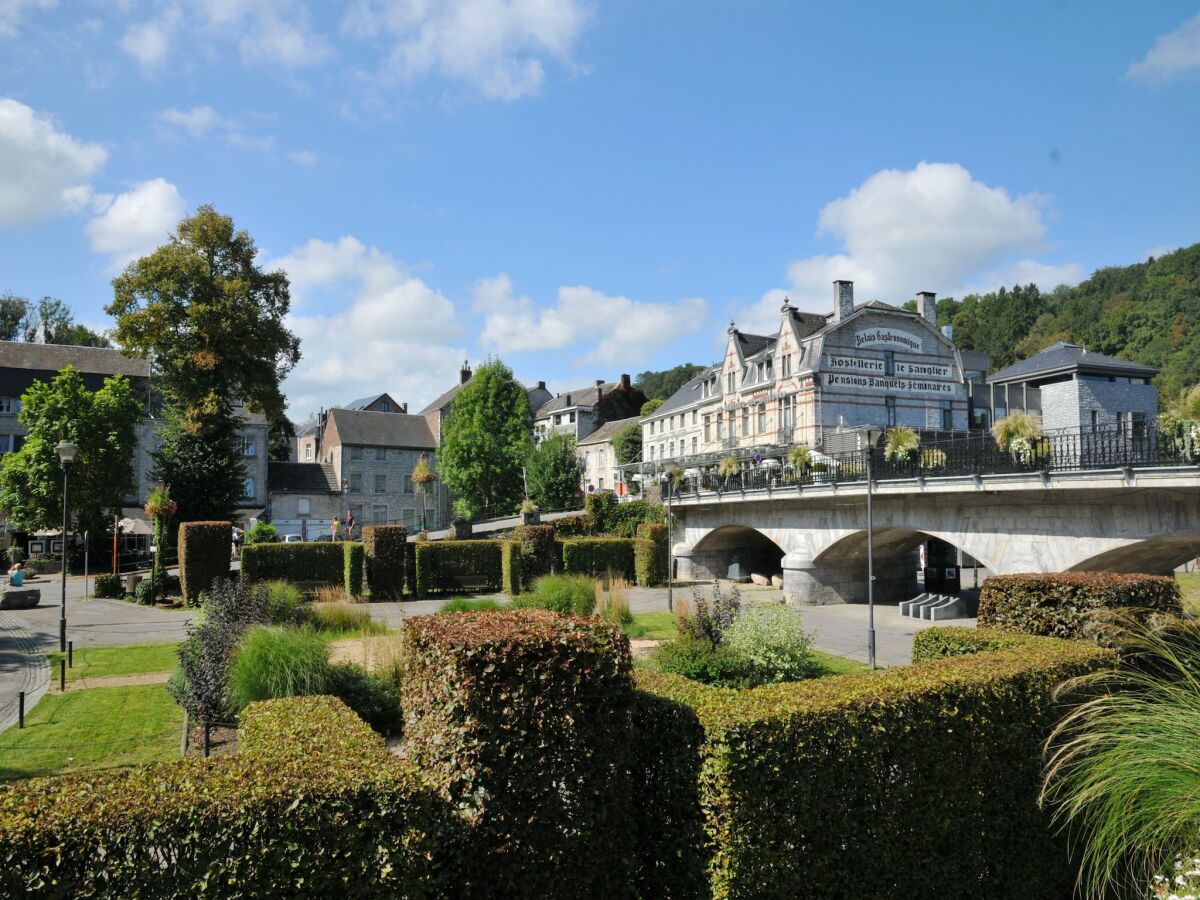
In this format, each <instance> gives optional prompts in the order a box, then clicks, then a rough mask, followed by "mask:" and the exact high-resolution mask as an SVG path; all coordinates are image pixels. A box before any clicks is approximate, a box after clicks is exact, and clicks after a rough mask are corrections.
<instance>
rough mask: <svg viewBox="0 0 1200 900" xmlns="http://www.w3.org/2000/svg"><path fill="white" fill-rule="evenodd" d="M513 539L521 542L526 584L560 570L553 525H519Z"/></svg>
mask: <svg viewBox="0 0 1200 900" xmlns="http://www.w3.org/2000/svg"><path fill="white" fill-rule="evenodd" d="M513 538H514V539H515V540H518V541H520V542H521V556H522V558H523V559H522V563H523V565H524V571H525V580H526V583H529V582H532V581H533V580H534V579H535V578H541V577H542V576H543V575H549V574H550V573H551V572H553V571H554V570H555V569H557V568H558V565H559V561H560V559H561V557H559V556H558V554H557V551H556V548H555V546H554V526H553V525H518V526H517V527H516V528H514V529H513Z"/></svg>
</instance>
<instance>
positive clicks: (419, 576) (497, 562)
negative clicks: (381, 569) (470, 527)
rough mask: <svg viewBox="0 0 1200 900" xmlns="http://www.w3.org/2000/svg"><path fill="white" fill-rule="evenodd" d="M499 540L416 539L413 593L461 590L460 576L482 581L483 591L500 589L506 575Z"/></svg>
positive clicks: (422, 593) (422, 594)
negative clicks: (504, 574)
mask: <svg viewBox="0 0 1200 900" xmlns="http://www.w3.org/2000/svg"><path fill="white" fill-rule="evenodd" d="M500 543H501V542H500V541H417V542H416V543H415V544H414V545H413V546H414V548H415V549H414V554H413V555H414V566H413V568H414V569H415V577H414V579H413V593H415V594H416V595H417V596H419V597H423V596H425V595H426V594H428V593H430V592H432V591H461V590H463V587H462V583H461V581H460V579H465V580H467V581H476V580H479V581H482V582H484V583H483V590H488V591H498V590H500V589H501V587H502V586H503V582H504V577H503V569H502V563H501V558H500Z"/></svg>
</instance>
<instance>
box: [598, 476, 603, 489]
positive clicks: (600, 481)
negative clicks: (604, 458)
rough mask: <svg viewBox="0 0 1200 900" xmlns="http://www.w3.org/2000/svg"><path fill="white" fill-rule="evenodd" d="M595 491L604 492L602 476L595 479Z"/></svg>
mask: <svg viewBox="0 0 1200 900" xmlns="http://www.w3.org/2000/svg"><path fill="white" fill-rule="evenodd" d="M596 489H597V490H600V491H602V490H604V476H603V475H601V476H599V477H598V478H597V479H596Z"/></svg>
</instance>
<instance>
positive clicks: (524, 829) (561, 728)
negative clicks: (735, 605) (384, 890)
mask: <svg viewBox="0 0 1200 900" xmlns="http://www.w3.org/2000/svg"><path fill="white" fill-rule="evenodd" d="M419 559H420V555H419V554H418V560H419ZM403 641H404V649H405V653H404V655H403V657H402V660H403V662H402V665H403V669H404V671H403V677H402V679H401V684H402V691H403V695H404V699H403V703H402V706H403V707H404V713H405V721H404V736H405V747H406V754H407V757H406V758H407V759H408V760H410V761H412V762H413V763H415V764H416V765H417V766H418V767H419V768H421V769H422V770H423V771H425V772H426V773H428V775H429V777H430V778H432V779H433V780H434V781H435V782H436V783H438V784H440V785H442V786H443V787H442V789H441V790H442V794H443V796H444V797H445V798H446V800H447V801H448V802H449V803H450V805H451V806H452V807H453V808H455V809H457V810H458V811H459V815H460V817H461V819H462V821H463V823H464V825H465V827H466V829H467V837H466V845H467V848H468V849H467V852H464V853H463V855H462V857H461V859H459V860H458V862H457V865H456V866H455V868H454V872H453V875H454V877H456V878H457V879H458V881H457V883H455V884H454V885H453V886H452V888H451V889H450V890H449V892H448V893H449V895H450V896H465V895H469V896H488V897H603V896H627V895H628V893H629V890H628V885H629V884H630V880H631V877H632V871H631V856H632V853H631V846H630V844H629V839H630V837H631V835H630V831H629V828H628V824H629V821H630V817H631V813H632V807H631V805H630V794H629V783H628V777H627V773H628V765H627V758H626V756H625V753H626V750H627V740H626V736H627V734H628V730H629V724H630V719H629V717H630V706H631V703H632V700H633V681H632V678H631V671H632V663H631V660H630V656H629V641H628V640H627V639H626V637H625V636H624V634H622V633H621V631H620V629H619V628H618V627H617V626H615V625H612V624H610V623H607V622H601V621H599V620H596V619H581V618H569V617H562V616H557V615H554V614H552V613H548V612H545V611H542V610H533V609H522V610H515V611H509V612H483V613H463V614H459V615H453V616H423V617H419V618H410V619H407V620H406V621H405V623H404V633H403Z"/></svg>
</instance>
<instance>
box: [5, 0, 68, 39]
mask: <svg viewBox="0 0 1200 900" xmlns="http://www.w3.org/2000/svg"><path fill="white" fill-rule="evenodd" d="M57 4H58V0H0V37H12V36H14V35H15V34H16V33H17V26H19V25H20V24H21V19H23V18H24V16H25V12H26V10H32V9H53V8H54V7H55V6H56V5H57Z"/></svg>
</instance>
